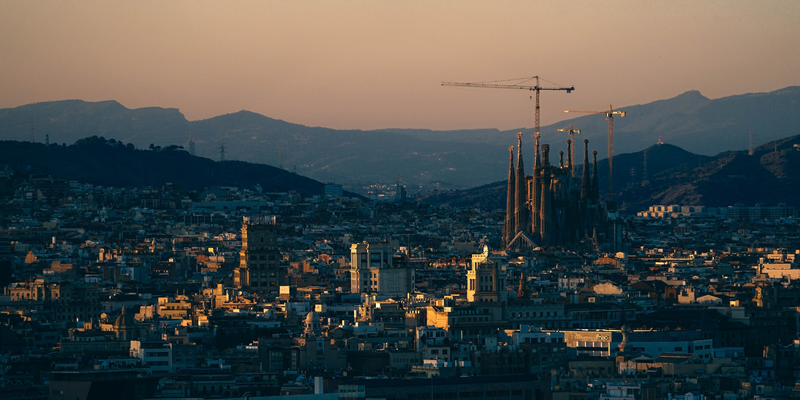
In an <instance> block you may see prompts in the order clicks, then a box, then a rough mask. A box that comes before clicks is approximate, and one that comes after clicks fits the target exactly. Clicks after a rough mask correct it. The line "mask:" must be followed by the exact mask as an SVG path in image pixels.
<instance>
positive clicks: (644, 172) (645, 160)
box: [642, 149, 647, 184]
mask: <svg viewBox="0 0 800 400" xmlns="http://www.w3.org/2000/svg"><path fill="white" fill-rule="evenodd" d="M646 183H647V149H644V166H643V167H642V184H646Z"/></svg>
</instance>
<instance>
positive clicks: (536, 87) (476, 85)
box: [442, 76, 575, 138]
mask: <svg viewBox="0 0 800 400" xmlns="http://www.w3.org/2000/svg"><path fill="white" fill-rule="evenodd" d="M522 79H525V80H531V79H534V80H536V85H534V86H526V85H508V84H497V83H491V82H476V83H468V82H442V86H460V87H473V88H484V89H519V90H531V91H534V92H536V109H535V113H534V125H533V132H534V137H537V138H538V137H539V92H541V91H542V90H564V91H566V92H567V93H571V92H572V91H573V90H575V86H570V87H542V86H539V77H538V76H532V77H530V78H522ZM516 80H519V79H516Z"/></svg>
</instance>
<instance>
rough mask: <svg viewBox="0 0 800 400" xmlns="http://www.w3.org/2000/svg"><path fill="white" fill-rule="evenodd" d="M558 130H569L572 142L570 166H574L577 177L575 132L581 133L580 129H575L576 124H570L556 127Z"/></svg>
mask: <svg viewBox="0 0 800 400" xmlns="http://www.w3.org/2000/svg"><path fill="white" fill-rule="evenodd" d="M556 131H558V132H569V140H570V142H571V143H572V146H570V155H569V166H570V168H572V171H571V173H572V177H573V178H575V146H576V143H575V134H576V133H581V130H580V129H575V125H573V124H569V128H564V129H556Z"/></svg>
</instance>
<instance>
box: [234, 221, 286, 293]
mask: <svg viewBox="0 0 800 400" xmlns="http://www.w3.org/2000/svg"><path fill="white" fill-rule="evenodd" d="M239 256H240V258H239V268H237V269H236V271H235V272H234V284H235V285H236V287H238V288H246V289H249V290H251V291H253V292H260V293H264V294H268V295H272V296H278V294H279V291H280V286H281V284H283V282H284V280H285V275H286V273H285V271H284V269H283V268H280V258H281V257H280V256H281V252H280V250H279V249H278V234H277V227H276V226H275V224H274V221H272V223H270V222H268V221H265V220H250V219H246V220H245V221H244V224H242V250H241V252H240V253H239Z"/></svg>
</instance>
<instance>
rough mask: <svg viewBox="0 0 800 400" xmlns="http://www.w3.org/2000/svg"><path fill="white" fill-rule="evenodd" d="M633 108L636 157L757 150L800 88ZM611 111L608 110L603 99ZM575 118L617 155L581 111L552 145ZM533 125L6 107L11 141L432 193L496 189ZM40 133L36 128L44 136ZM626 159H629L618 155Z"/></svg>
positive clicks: (798, 100)
mask: <svg viewBox="0 0 800 400" xmlns="http://www.w3.org/2000/svg"><path fill="white" fill-rule="evenodd" d="M617 106H621V108H623V109H624V110H625V111H626V112H627V116H626V117H625V118H617V119H615V135H614V136H615V140H614V148H615V149H616V153H617V154H622V153H633V152H637V151H640V150H642V149H644V148H647V147H649V146H651V145H653V144H655V143H656V142H657V141H658V140H659V138H661V139H662V140H663V141H664V142H665V143H669V144H673V145H676V146H680V147H681V148H684V149H686V150H688V151H690V152H692V153H696V154H703V155H708V156H710V155H714V154H718V153H720V152H724V151H730V150H745V149H747V148H748V146H749V133H750V132H751V131H752V132H753V141H754V143H755V144H756V145H758V144H763V143H767V142H769V141H772V140H777V139H779V138H782V137H786V136H789V135H793V134H798V133H800V131H799V130H798V127H799V126H800V87H788V88H785V89H781V90H777V91H774V92H770V93H751V94H744V95H738V96H730V97H725V98H720V99H716V100H711V99H708V98H706V97H704V96H703V95H701V94H700V93H699V92H697V91H689V92H686V93H684V94H681V95H679V96H676V97H674V98H671V99H666V100H659V101H655V102H652V103H648V104H644V105H634V106H625V105H617ZM598 107H599V108H598V109H603V105H602V104H600V105H598ZM570 123H574V124H575V126H576V127H577V128H579V129H581V131H582V133H581V134H580V136H579V138H580V139H583V138H587V139H589V140H590V143H589V146H590V149H592V150H597V151H598V153H599V156H600V157H601V158H605V157H606V154H607V153H606V152H607V150H606V149H607V146H606V143H607V135H608V128H607V123H606V121H605V118H604V117H603V116H602V115H588V116H581V117H578V118H575V119H572V120H567V121H562V122H559V123H557V124H552V125H548V126H544V127H543V128H542V143H550V144H551V146H552V147H551V148H552V149H553V154H557V153H558V151H559V150H564V149H565V147H566V145H565V144H564V142H565V140H566V136H565V135H564V134H563V133H559V132H556V129H557V128H562V127H564V126H567V125H569V124H570ZM520 130H522V131H524V132H525V133H526V136H525V140H526V143H528V144H529V145H528V146H527V149H528V159H531V158H530V157H531V156H530V154H531V152H532V150H531V149H532V146H530V143H531V136H530V133H532V130H531V129H530V128H523V129H515V130H508V131H502V132H501V131H499V130H497V129H473V130H454V131H432V130H426V129H382V130H375V131H360V130H334V129H328V128H322V127H308V126H304V125H299V124H294V123H290V122H286V121H281V120H277V119H272V118H269V117H265V116H263V115H260V114H256V113H252V112H248V111H240V112H237V113H233V114H226V115H221V116H218V117H214V118H210V119H206V120H201V121H187V120H186V118H185V117H184V116H183V114H181V113H180V112H179V111H178V110H177V109H171V108H158V107H151V108H141V109H133V110H132V109H128V108H126V107H124V106H123V105H121V104H119V103H117V102H116V101H101V102H84V101H80V100H66V101H54V102H44V103H35V104H28V105H24V106H20V107H16V108H8V109H0V139H3V140H18V141H28V140H30V139H31V137H32V136H35V140H36V141H37V142H44V141H45V138H46V137H48V136H49V140H50V141H51V142H53V143H67V144H72V143H74V142H75V141H77V140H79V139H81V138H85V137H90V136H103V137H106V138H109V139H112V138H113V139H116V140H120V141H123V142H125V143H133V144H134V145H135V146H136V147H137V148H148V147H149V145H150V144H154V145H157V146H162V147H167V146H170V145H179V146H184V147H187V148H188V142H189V137H190V136H192V137H193V138H194V140H195V142H196V144H195V148H196V152H197V155H199V156H202V157H207V158H210V159H214V160H218V159H219V157H220V147H222V145H223V143H224V147H225V156H226V159H229V160H242V161H247V162H253V163H260V164H268V165H273V166H282V167H283V168H284V169H287V170H295V169H296V171H297V172H298V173H299V174H301V175H304V176H309V177H311V178H313V179H316V180H320V181H323V182H328V181H336V182H337V183H342V184H344V185H345V186H347V187H352V188H356V187H359V186H362V185H366V184H373V183H394V182H395V180H396V179H399V181H400V182H401V183H403V184H406V185H407V186H408V191H409V193H411V194H413V193H416V192H417V191H419V189H420V188H422V189H424V190H430V189H433V188H442V189H453V188H456V189H458V188H461V189H463V188H469V187H475V186H479V185H484V184H488V183H490V182H495V181H498V180H501V179H503V178H504V176H505V174H506V168H507V165H506V163H507V160H508V153H507V148H508V146H510V145H514V144H515V143H516V136H515V135H516V132H517V131H520ZM32 133H33V135H32ZM615 161H617V160H616V159H615Z"/></svg>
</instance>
